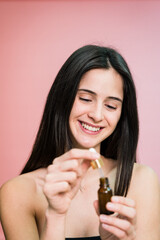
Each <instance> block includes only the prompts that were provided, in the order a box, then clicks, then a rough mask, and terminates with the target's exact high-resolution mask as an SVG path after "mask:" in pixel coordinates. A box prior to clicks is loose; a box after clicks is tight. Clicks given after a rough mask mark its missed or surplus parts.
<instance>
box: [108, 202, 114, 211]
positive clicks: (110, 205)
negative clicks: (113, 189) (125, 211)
mask: <svg viewBox="0 0 160 240" xmlns="http://www.w3.org/2000/svg"><path fill="white" fill-rule="evenodd" d="M107 208H108V209H110V210H112V209H114V204H113V203H111V202H109V203H107Z"/></svg>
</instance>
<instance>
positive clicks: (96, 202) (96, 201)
mask: <svg viewBox="0 0 160 240" xmlns="http://www.w3.org/2000/svg"><path fill="white" fill-rule="evenodd" d="M93 206H94V208H95V210H96V213H97V215H98V216H99V207H98V200H95V201H94V202H93Z"/></svg>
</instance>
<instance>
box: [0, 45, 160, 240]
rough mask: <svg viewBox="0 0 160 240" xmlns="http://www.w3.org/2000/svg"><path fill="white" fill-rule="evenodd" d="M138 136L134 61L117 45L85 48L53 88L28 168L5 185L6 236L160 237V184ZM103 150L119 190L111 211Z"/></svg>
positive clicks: (72, 58) (66, 66)
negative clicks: (102, 179) (102, 210)
mask: <svg viewBox="0 0 160 240" xmlns="http://www.w3.org/2000/svg"><path fill="white" fill-rule="evenodd" d="M137 141H138V114H137V104H136V93H135V87H134V83H133V80H132V76H131V73H130V70H129V68H128V66H127V63H126V62H125V60H124V59H123V57H122V56H121V55H120V54H119V53H118V52H117V51H115V50H113V49H111V48H105V47H100V46H95V45H87V46H84V47H82V48H80V49H78V50H77V51H75V52H74V53H73V54H72V55H71V56H70V57H69V58H68V60H67V61H66V62H65V63H64V65H63V66H62V68H61V69H60V71H59V73H58V75H57V77H56V79H55V81H54V83H53V85H52V87H51V90H50V92H49V95H48V98H47V102H46V106H45V109H44V114H43V117H42V121H41V124H40V128H39V131H38V134H37V137H36V140H35V144H34V146H33V150H32V153H31V156H30V158H29V160H28V162H27V164H26V165H25V167H24V169H23V171H22V173H21V175H20V176H18V177H16V178H15V179H12V180H10V181H9V182H7V183H6V184H4V185H3V186H2V188H1V195H0V196H1V197H0V198H1V199H0V201H1V208H0V214H1V221H2V226H3V229H4V233H5V236H6V239H7V240H14V239H16V240H19V239H20V240H22V239H24V240H25V239H26V240H28V239H30V240H32V239H33V240H36V239H41V240H46V239H47V240H51V239H52V240H54V239H56V240H64V239H65V238H66V239H81V238H83V239H102V240H106V239H114V240H115V239H123V240H131V239H136V240H151V239H152V240H159V238H160V233H159V223H160V214H159V212H160V211H159V210H160V204H159V203H160V202H159V201H160V195H159V183H158V179H157V176H156V174H155V173H154V172H153V170H151V169H150V168H149V167H146V166H142V165H139V164H137V163H136V148H137ZM91 147H93V148H95V150H96V153H94V152H90V151H89V150H88V149H89V148H91ZM100 156H101V158H102V159H103V162H104V166H103V171H104V174H105V176H106V177H108V178H109V181H110V185H111V187H112V189H113V190H114V195H115V196H113V197H112V199H111V202H110V203H108V204H106V208H107V209H108V210H109V211H113V212H115V214H113V215H110V216H108V215H99V210H98V201H97V200H96V199H97V190H98V188H99V174H98V171H96V170H93V169H92V168H91V164H90V162H91V161H92V160H95V159H97V158H99V157H100ZM93 203H94V207H93Z"/></svg>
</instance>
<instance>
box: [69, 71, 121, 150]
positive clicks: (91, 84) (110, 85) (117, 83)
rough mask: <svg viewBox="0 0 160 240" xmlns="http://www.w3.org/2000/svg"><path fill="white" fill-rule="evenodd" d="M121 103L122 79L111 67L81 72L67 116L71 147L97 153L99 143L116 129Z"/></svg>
mask: <svg viewBox="0 0 160 240" xmlns="http://www.w3.org/2000/svg"><path fill="white" fill-rule="evenodd" d="M122 102H123V80H122V77H121V76H120V75H119V74H117V72H116V71H115V70H114V69H113V68H110V69H92V70H90V71H88V72H87V73H85V74H84V76H83V77H82V80H81V81H80V84H79V88H78V91H77V95H76V98H75V101H74V104H73V107H72V110H71V114H70V117H69V126H70V130H71V133H72V142H74V146H75V147H78V148H90V147H94V148H95V149H96V150H97V152H100V144H101V142H102V141H103V140H105V139H106V138H107V137H108V136H110V135H111V133H112V132H113V131H114V129H115V128H116V126H117V123H118V121H119V119H120V116H121V109H122Z"/></svg>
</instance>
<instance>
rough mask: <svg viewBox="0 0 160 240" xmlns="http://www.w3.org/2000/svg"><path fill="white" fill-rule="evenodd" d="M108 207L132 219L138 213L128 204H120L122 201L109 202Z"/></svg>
mask: <svg viewBox="0 0 160 240" xmlns="http://www.w3.org/2000/svg"><path fill="white" fill-rule="evenodd" d="M106 207H107V209H108V210H109V211H113V212H117V213H119V214H120V215H122V216H125V217H127V218H130V219H133V218H134V217H135V215H136V210H135V208H133V207H128V206H126V205H123V204H120V203H113V202H108V203H107V206H106Z"/></svg>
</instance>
